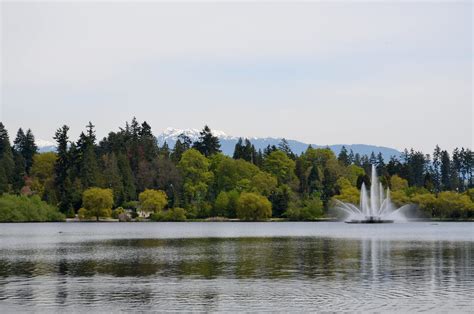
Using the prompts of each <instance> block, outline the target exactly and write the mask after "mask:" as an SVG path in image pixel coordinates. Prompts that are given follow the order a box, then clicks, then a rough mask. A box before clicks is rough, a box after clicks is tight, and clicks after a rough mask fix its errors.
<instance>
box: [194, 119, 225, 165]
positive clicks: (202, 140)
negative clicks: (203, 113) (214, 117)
mask: <svg viewBox="0 0 474 314" xmlns="http://www.w3.org/2000/svg"><path fill="white" fill-rule="evenodd" d="M193 148H195V149H196V150H198V151H199V152H200V153H201V154H203V155H204V156H206V157H209V156H212V155H214V154H217V153H220V151H221V150H220V148H221V144H220V143H219V139H218V138H217V137H216V136H214V135H212V132H211V129H210V128H209V127H208V126H207V125H206V126H205V127H204V129H203V130H202V131H201V135H200V137H199V140H198V141H197V142H196V143H194V145H193Z"/></svg>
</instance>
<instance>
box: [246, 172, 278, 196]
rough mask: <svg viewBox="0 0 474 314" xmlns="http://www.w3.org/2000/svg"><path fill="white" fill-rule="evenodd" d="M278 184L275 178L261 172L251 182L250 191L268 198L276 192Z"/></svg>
mask: <svg viewBox="0 0 474 314" xmlns="http://www.w3.org/2000/svg"><path fill="white" fill-rule="evenodd" d="M277 184H278V182H277V179H276V178H275V177H274V176H272V175H271V174H269V173H268V172H263V171H259V172H258V173H257V174H255V175H254V176H253V177H252V179H251V180H250V190H251V191H252V192H256V193H259V194H262V195H264V196H267V197H268V196H270V195H271V194H272V193H273V192H275V191H276V189H277Z"/></svg>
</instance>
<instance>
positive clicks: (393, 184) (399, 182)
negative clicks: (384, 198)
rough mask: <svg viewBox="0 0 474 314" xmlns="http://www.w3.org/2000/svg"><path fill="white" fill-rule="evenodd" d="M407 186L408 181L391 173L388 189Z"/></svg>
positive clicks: (398, 189)
mask: <svg viewBox="0 0 474 314" xmlns="http://www.w3.org/2000/svg"><path fill="white" fill-rule="evenodd" d="M406 188H408V181H407V180H405V179H402V178H400V177H399V176H397V175H393V176H392V177H391V178H390V189H391V190H392V191H400V190H404V189H406Z"/></svg>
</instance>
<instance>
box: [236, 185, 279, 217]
mask: <svg viewBox="0 0 474 314" xmlns="http://www.w3.org/2000/svg"><path fill="white" fill-rule="evenodd" d="M271 216H272V204H271V203H270V201H269V200H268V199H267V198H266V197H264V196H261V195H259V194H256V193H247V192H243V193H242V194H240V197H239V200H238V201H237V217H238V218H240V219H242V220H262V219H267V218H270V217H271Z"/></svg>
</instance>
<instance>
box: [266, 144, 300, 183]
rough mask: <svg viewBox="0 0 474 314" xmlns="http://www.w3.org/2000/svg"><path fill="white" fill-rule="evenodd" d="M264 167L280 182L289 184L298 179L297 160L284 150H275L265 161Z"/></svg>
mask: <svg viewBox="0 0 474 314" xmlns="http://www.w3.org/2000/svg"><path fill="white" fill-rule="evenodd" d="M263 169H264V170H265V171H267V172H269V173H271V174H273V175H274V176H275V177H276V178H277V180H278V183H279V184H288V183H291V182H292V181H293V180H295V179H296V176H295V162H294V161H293V160H291V159H290V158H289V157H288V156H287V155H286V154H285V153H284V152H282V151H279V150H277V151H274V152H272V153H270V155H268V157H267V158H265V160H264V161H263Z"/></svg>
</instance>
